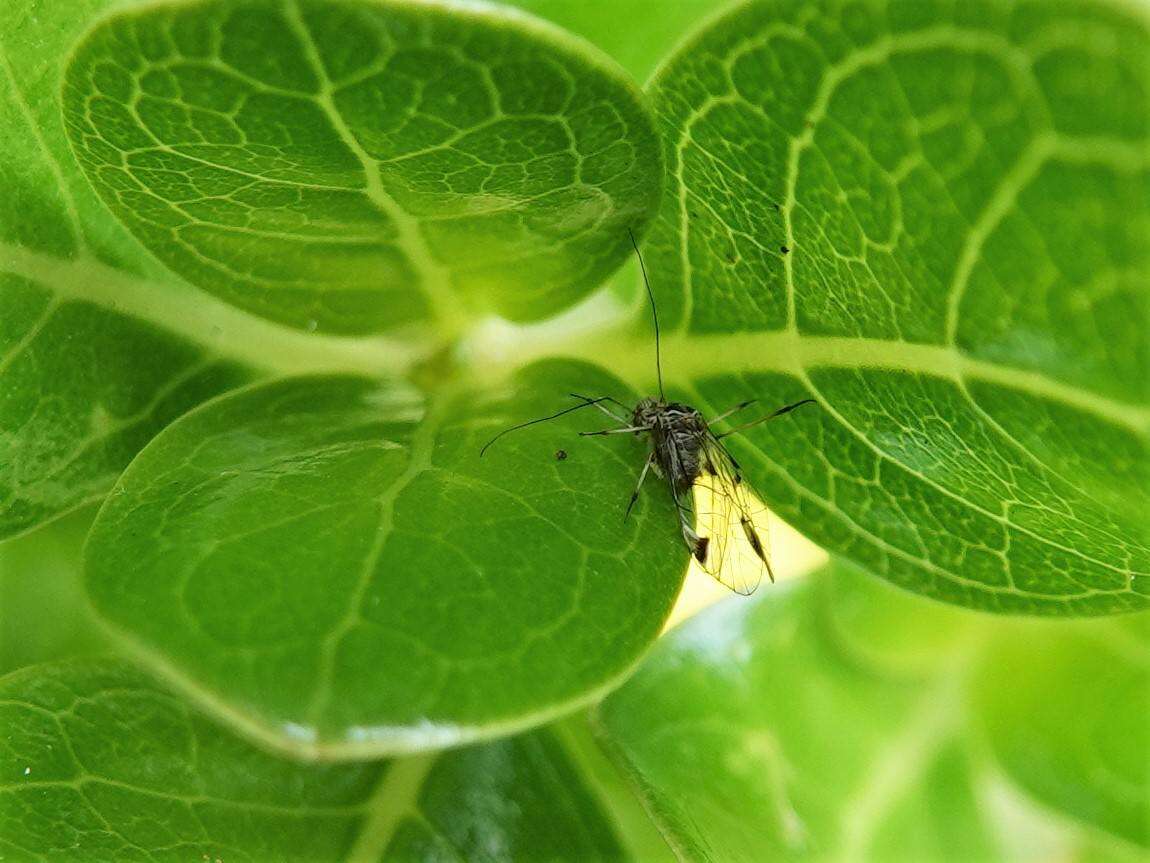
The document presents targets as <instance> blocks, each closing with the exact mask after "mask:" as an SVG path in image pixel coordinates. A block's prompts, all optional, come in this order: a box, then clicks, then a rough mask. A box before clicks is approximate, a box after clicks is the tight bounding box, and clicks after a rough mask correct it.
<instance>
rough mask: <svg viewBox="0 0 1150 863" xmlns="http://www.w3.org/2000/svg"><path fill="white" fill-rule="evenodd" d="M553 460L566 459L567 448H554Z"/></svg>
mask: <svg viewBox="0 0 1150 863" xmlns="http://www.w3.org/2000/svg"><path fill="white" fill-rule="evenodd" d="M555 461H567V450H565V449H557V450H555Z"/></svg>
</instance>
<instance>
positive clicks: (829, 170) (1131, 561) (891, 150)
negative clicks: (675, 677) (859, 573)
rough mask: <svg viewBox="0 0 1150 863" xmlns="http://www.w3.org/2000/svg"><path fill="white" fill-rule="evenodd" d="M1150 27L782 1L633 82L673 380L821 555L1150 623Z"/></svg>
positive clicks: (1008, 12) (950, 595) (742, 16)
mask: <svg viewBox="0 0 1150 863" xmlns="http://www.w3.org/2000/svg"><path fill="white" fill-rule="evenodd" d="M1147 56H1150V19H1148V18H1147V15H1146V13H1145V10H1144V9H1140V7H1138V6H1137V5H1136V4H1118V5H1116V4H1112V3H1105V2H1093V0H1076V1H1075V2H1066V3H1058V4H1020V5H1017V6H1012V5H1003V4H999V3H991V2H972V3H963V4H959V5H958V6H956V5H955V4H953V3H950V2H942V0H939V2H935V0H912V2H892V3H888V2H885V0H866V2H859V3H853V4H849V5H843V4H840V3H832V2H820V3H810V2H807V0H782V2H777V0H771V2H755V3H749V4H746V5H743V6H740V7H738V8H737V9H735V10H733V11H732V12H731V13H730V14H728V15H726V16H724V17H723V18H721V19H719V20H717V21H715V22H713V23H711V24H710V25H709V26H708V27H706V28H705V29H704V30H702V31H701V32H699V33H698V34H697V35H696V36H695V38H693V39H692V40H691V41H690V42H689V43H688V44H687V45H685V46H684V47H683V48H681V49H680V50H679V51H678V52H677V53H676V55H675V56H674V57H673V58H672V59H671V60H670V61H669V62H668V63H667V64H666V65H665V66H664V67H663V68H662V70H661V72H660V73H659V74H658V75H657V76H656V78H655V79H654V81H653V82H652V84H651V85H650V88H649V90H650V95H651V98H652V106H653V108H654V109H655V111H656V113H657V115H658V119H659V122H660V124H661V126H662V130H663V133H664V140H665V141H666V159H667V162H668V169H669V170H668V176H669V177H670V178H671V181H670V182H671V186H670V187H669V188H668V190H667V192H668V194H667V195H665V196H664V199H663V208H662V211H661V213H660V216H659V219H658V221H657V223H656V227H655V229H654V230H653V231H652V233H651V236H650V241H649V246H648V250H649V259H648V264H649V265H650V270H651V275H652V280H653V283H654V285H655V287H656V289H657V290H659V291H660V295H659V301H660V312H661V313H662V314H663V316H664V320H665V321H666V322H667V325H668V326H667V329H668V330H673V329H674V328H675V325H676V324H677V334H670V335H669V337H668V340H667V341H668V343H667V346H666V347H667V350H666V360H667V362H666V368H667V369H668V372H669V374H670V375H672V376H676V377H679V378H682V379H683V380H684V382H687V381H689V382H690V383H691V385H692V386H693V388H694V390H695V396H694V398H696V400H697V401H698V402H700V403H703V404H706V405H709V406H712V407H714V408H720V407H722V406H724V405H728V404H732V403H734V402H737V401H740V400H741V399H743V398H747V397H748V396H754V395H758V396H759V397H760V399H762V398H763V397H764V396H767V395H769V396H770V399H771V402H772V403H777V404H785V403H787V402H790V401H796V400H798V399H800V398H803V397H806V398H813V399H815V400H816V401H817V402H818V407H817V408H814V409H811V408H807V409H804V411H803V412H801V413H797V414H795V415H794V416H793V418H788V419H786V420H779V421H778V422H776V423H771V424H768V425H764V426H760V427H758V428H756V429H753V430H750V431H748V433H747V435H746V439H745V442H740V443H734V444H733V446H734V447H736V448H737V454H738V455H739V456H740V459H741V461H742V462H743V463H744V464H745V465H746V467H747V472H748V476H749V477H750V478H751V479H752V480H754V481H755V482H756V483H757V484H758V486H759V490H760V491H761V492H762V493H763V495H764V498H765V500H766V501H767V503H769V504H770V505H771V506H772V507H773V508H774V509H775V510H776V511H777V512H778V513H779V514H780V515H782V516H783V517H784V518H786V519H787V520H788V521H791V522H792V523H793V524H795V525H796V526H797V527H799V528H800V529H801V530H803V531H804V532H805V533H806V534H807V535H808V536H809V537H811V538H812V539H813V540H815V541H816V542H818V543H819V544H821V545H823V546H825V547H827V548H828V549H830V550H832V551H834V552H837V553H839V554H842V555H845V556H847V557H850V558H852V559H854V560H855V561H857V562H859V563H862V564H864V565H865V566H866V567H867V568H868V569H870V570H872V571H874V572H878V573H881V574H882V575H884V576H885V577H886V578H888V579H890V580H891V581H893V582H895V583H897V584H899V585H901V586H904V587H907V588H910V589H912V590H915V591H918V592H920V593H923V594H927V595H929V596H932V597H936V598H939V599H943V600H946V601H948V602H953V603H958V604H962V605H969V606H975V607H979V608H986V609H992V610H996V611H1004V612H1015V613H1038V614H1082V615H1085V614H1101V613H1110V612H1116V611H1123V610H1131V609H1137V608H1145V607H1146V606H1147V605H1148V604H1150V532H1148V530H1147V521H1146V515H1145V514H1146V512H1147V511H1148V510H1150V495H1148V490H1150V449H1148V444H1150V377H1148V376H1147V374H1146V369H1147V368H1150V326H1148V318H1147V308H1148V306H1147V293H1146V286H1147V285H1148V284H1150V251H1148V250H1150V244H1148V243H1147V242H1146V237H1147V236H1150V195H1148V194H1147V189H1150V99H1147V98H1146V95H1147V93H1148V92H1150V64H1147V62H1146V58H1147Z"/></svg>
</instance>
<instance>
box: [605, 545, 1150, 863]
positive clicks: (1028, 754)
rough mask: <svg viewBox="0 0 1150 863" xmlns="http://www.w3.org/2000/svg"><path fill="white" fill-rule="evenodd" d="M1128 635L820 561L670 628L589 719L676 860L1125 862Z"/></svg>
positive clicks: (1146, 811)
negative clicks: (1003, 610) (952, 604)
mask: <svg viewBox="0 0 1150 863" xmlns="http://www.w3.org/2000/svg"><path fill="white" fill-rule="evenodd" d="M1130 620H1133V621H1136V622H1137V623H1138V625H1140V626H1141V627H1142V628H1143V629H1145V627H1146V625H1147V624H1150V616H1147V615H1141V616H1139V617H1138V618H1131V619H1130ZM1130 625H1131V624H1130V623H1129V622H1128V621H1127V620H1107V621H1090V622H1088V623H1085V622H1078V621H1073V622H1057V623H1056V622H1050V621H1042V622H1037V621H1028V622H1024V623H1017V622H1011V621H1006V620H1003V619H1002V618H994V617H989V616H985V615H977V614H974V613H972V612H967V611H960V610H956V609H950V608H948V607H947V606H945V605H941V604H935V603H931V602H927V601H924V600H921V599H917V598H914V597H912V596H911V595H910V594H905V593H901V592H899V591H897V590H895V589H894V588H892V587H890V586H888V585H885V584H884V583H883V582H881V581H879V580H877V579H874V578H873V577H870V576H866V575H864V574H862V573H859V572H857V571H855V570H853V569H849V568H847V567H846V566H838V567H830V568H829V569H827V570H824V571H823V572H821V573H819V574H817V575H816V576H814V577H812V578H811V579H809V580H806V581H804V582H801V583H797V584H793V585H788V586H787V587H785V588H779V589H777V590H776V591H774V592H773V593H771V594H770V596H763V597H762V598H761V599H757V600H755V601H747V602H738V601H729V602H725V603H722V604H720V605H719V606H717V607H715V608H713V609H710V610H708V611H706V612H704V613H703V614H702V615H700V616H699V617H697V618H695V619H693V620H690V621H688V622H687V623H685V624H684V625H682V626H681V627H679V628H677V629H676V630H674V631H673V632H672V633H671V634H670V635H669V636H668V637H667V638H666V639H664V640H663V641H661V642H660V643H659V644H658V645H657V646H656V648H655V650H654V651H653V652H652V654H651V656H650V658H649V659H648V660H647V661H646V662H645V663H644V664H643V666H642V668H641V669H640V671H639V672H638V673H637V674H636V675H635V676H634V677H633V678H632V679H631V680H630V681H628V682H627V684H625V685H624V686H623V687H622V688H621V689H620V690H618V691H617V692H615V693H614V694H612V695H611V696H609V697H608V698H607V700H606V701H605V702H604V703H603V705H602V706H601V707H600V708H599V721H600V723H601V726H602V729H603V732H604V734H605V735H606V737H607V739H608V740H609V741H610V743H611V744H612V746H613V747H614V748H615V750H616V751H617V753H618V754H619V756H620V760H621V762H622V764H623V765H624V766H625V767H626V768H627V769H628V770H629V771H630V772H631V773H632V776H633V778H634V779H635V780H636V781H637V783H638V784H639V786H640V787H641V788H642V789H643V792H644V796H645V797H646V799H647V802H648V804H649V807H650V809H651V811H652V812H653V813H654V814H655V817H656V820H657V821H658V822H659V824H660V826H661V828H662V829H663V830H664V832H665V834H666V835H667V837H668V840H669V841H671V843H672V845H673V846H674V847H676V848H677V849H678V850H679V851H680V853H681V854H682V855H683V856H686V857H689V858H691V859H706V860H723V861H735V860H763V859H772V860H829V859H844V860H848V859H852V860H875V861H888V860H889V861H903V860H954V861H969V860H1012V859H1020V860H1023V859H1025V860H1032V859H1035V858H1036V856H1037V857H1039V858H1041V859H1075V854H1076V853H1077V851H1078V850H1079V849H1081V848H1088V849H1092V853H1093V851H1097V850H1098V849H1103V850H1104V852H1105V853H1104V854H1103V855H1102V856H1103V859H1130V860H1134V859H1138V855H1139V853H1142V854H1144V853H1145V849H1146V848H1148V847H1150V834H1148V833H1147V830H1146V825H1147V824H1150V770H1147V767H1146V759H1145V757H1144V755H1145V751H1146V750H1145V747H1146V734H1145V731H1146V728H1145V716H1146V711H1145V707H1146V698H1145V695H1146V693H1147V692H1148V691H1150V653H1148V652H1147V650H1146V640H1145V639H1143V640H1141V641H1140V642H1138V641H1135V640H1134V639H1132V638H1131V637H1130V636H1129V634H1128V633H1127V634H1126V635H1125V637H1123V636H1122V633H1124V632H1125V631H1126V627H1129V626H1130ZM1004 651H1006V652H1005V653H1004ZM1006 656H1009V657H1011V660H1010V661H1006V660H1005V658H1004V657H1006ZM1136 693H1137V695H1136ZM1048 696H1049V697H1048ZM1132 696H1133V697H1132ZM1029 793H1033V794H1034V796H1035V797H1036V798H1037V799H1038V801H1039V802H1040V803H1041V804H1042V805H1043V806H1044V807H1046V808H1045V809H1041V808H1039V806H1037V805H1036V803H1035V801H1034V800H1033V799H1032V798H1030V797H1029V796H1028V794H1029ZM1083 824H1089V825H1091V826H1090V827H1089V828H1086V827H1083V826H1082V825H1083ZM1139 849H1141V851H1140V850H1139Z"/></svg>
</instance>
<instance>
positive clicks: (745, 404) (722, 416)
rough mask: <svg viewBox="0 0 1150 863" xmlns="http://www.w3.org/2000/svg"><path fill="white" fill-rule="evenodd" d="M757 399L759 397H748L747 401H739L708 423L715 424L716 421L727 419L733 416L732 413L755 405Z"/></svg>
mask: <svg viewBox="0 0 1150 863" xmlns="http://www.w3.org/2000/svg"><path fill="white" fill-rule="evenodd" d="M757 401H758V399H747V400H746V401H745V402H739V403H738V404H737V405H735V406H734V407H733V408H731V409H730V410H729V411H724V412H723V413H721V414H719V415H718V416H717V417H715V418H714V419H713V420H711V421H710V422H709V423H707V425H709V426H713V425H714V424H715V423H720V422H722V421H723V420H725V419H726V418H727V417H729V416H731V415H732V414H737V413H738V412H739V411H741V410H744V409H746V408H749V407H750V406H751V405H753V404H754V403H755V402H757Z"/></svg>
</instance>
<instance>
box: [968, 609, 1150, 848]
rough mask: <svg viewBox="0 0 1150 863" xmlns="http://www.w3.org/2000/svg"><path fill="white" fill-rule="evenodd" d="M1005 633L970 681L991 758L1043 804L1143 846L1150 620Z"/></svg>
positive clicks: (1147, 826) (1148, 788) (1147, 839)
mask: <svg viewBox="0 0 1150 863" xmlns="http://www.w3.org/2000/svg"><path fill="white" fill-rule="evenodd" d="M1048 636H1049V633H1048V632H1047V631H1046V630H1045V629H1044V628H1042V627H1033V626H1015V627H1013V628H1012V630H1011V631H1010V632H1009V633H1008V634H1006V635H1005V636H1003V637H1002V638H1000V639H999V640H998V642H996V643H995V645H994V649H993V650H991V651H989V652H988V656H987V658H986V660H985V663H984V664H985V668H986V671H985V675H984V679H982V680H981V681H980V692H979V693H978V695H979V696H980V699H979V702H978V703H979V710H980V714H979V715H980V719H981V721H982V722H983V723H984V725H985V734H986V736H987V738H988V740H989V742H990V745H991V747H992V749H993V752H994V755H995V757H996V758H997V759H998V760H999V762H1000V763H1001V765H1002V767H1003V769H1004V770H1005V771H1007V772H1008V773H1009V775H1010V776H1011V778H1012V779H1014V780H1015V781H1016V782H1017V783H1018V784H1019V785H1020V786H1022V787H1023V788H1024V789H1026V791H1027V792H1028V793H1030V794H1031V795H1033V796H1034V797H1035V798H1036V799H1038V800H1039V801H1041V802H1042V803H1043V804H1044V805H1046V806H1048V807H1050V808H1051V809H1055V810H1057V811H1060V812H1065V813H1067V814H1068V815H1070V816H1071V817H1073V818H1075V819H1078V820H1080V821H1083V822H1085V823H1088V824H1094V825H1095V826H1097V827H1098V828H1100V829H1101V830H1104V831H1106V832H1109V833H1112V834H1114V835H1116V836H1121V837H1123V838H1124V839H1127V840H1128V841H1130V842H1131V843H1134V844H1136V845H1138V846H1140V847H1142V848H1150V759H1148V758H1147V753H1148V752H1150V723H1148V722H1147V717H1148V716H1150V615H1145V614H1140V615H1137V616H1136V617H1134V618H1130V619H1129V620H1123V621H1121V622H1120V623H1119V622H1116V623H1114V624H1111V625H1109V626H1106V627H1100V626H1078V627H1064V628H1063V629H1061V630H1059V637H1058V638H1055V639H1051V638H1049V637H1048Z"/></svg>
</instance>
